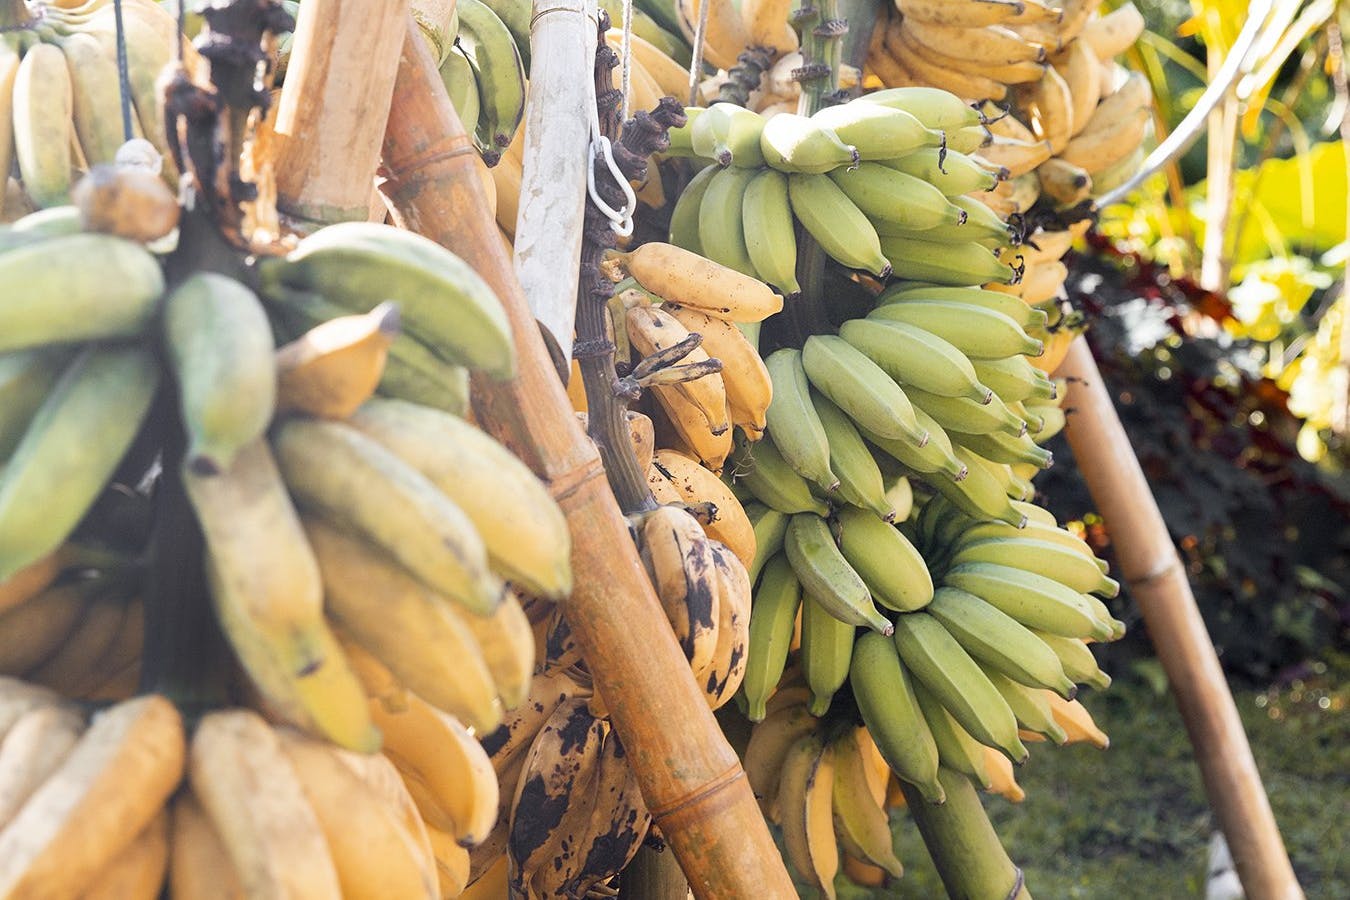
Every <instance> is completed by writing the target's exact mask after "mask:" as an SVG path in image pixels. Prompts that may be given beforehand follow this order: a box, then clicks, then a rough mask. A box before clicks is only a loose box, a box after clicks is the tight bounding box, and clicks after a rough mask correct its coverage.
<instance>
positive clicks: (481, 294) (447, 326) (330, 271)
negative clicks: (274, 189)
mask: <svg viewBox="0 0 1350 900" xmlns="http://www.w3.org/2000/svg"><path fill="white" fill-rule="evenodd" d="M258 274H259V278H260V282H261V284H262V289H263V290H262V292H263V294H264V296H268V297H272V296H273V295H274V294H277V293H278V291H277V290H276V289H277V287H278V286H285V287H289V288H298V289H301V290H309V291H315V292H317V293H319V294H322V295H323V296H324V297H325V298H327V299H328V300H330V301H332V302H333V303H336V304H338V305H339V306H342V307H343V308H345V309H346V310H347V311H349V312H366V311H367V310H368V309H370V308H371V307H372V306H374V305H375V304H376V303H378V302H379V301H381V300H386V299H390V300H396V301H398V304H399V309H400V312H401V313H402V321H403V327H404V330H405V331H407V332H408V333H409V334H411V335H413V336H414V337H416V338H417V339H418V340H420V341H422V342H423V343H424V344H426V345H427V346H429V347H430V348H431V349H432V350H433V351H435V352H436V353H437V354H438V355H439V356H441V357H442V358H444V359H447V360H448V361H450V362H456V363H462V364H463V365H466V366H468V367H470V368H474V369H481V370H483V371H485V372H487V373H488V374H489V375H491V376H492V377H494V378H509V377H511V376H512V375H514V374H515V369H516V357H515V347H514V346H513V345H512V343H511V326H510V323H509V322H507V319H506V313H505V311H504V310H503V309H502V305H501V302H500V301H499V300H498V299H497V295H496V294H495V293H493V291H492V288H490V287H489V286H488V284H487V282H485V281H483V279H482V278H481V277H480V276H479V275H478V273H477V272H475V271H474V270H473V269H472V268H471V267H470V266H469V265H468V264H467V263H465V262H464V261H463V260H461V259H460V258H459V257H458V256H456V255H455V254H453V253H451V252H450V251H449V250H446V249H445V248H444V247H442V246H440V245H439V244H437V243H436V242H435V241H432V240H431V239H429V238H425V237H422V236H421V235H418V234H414V233H412V232H410V231H404V230H403V229H400V228H393V227H390V226H387V225H377V224H373V223H369V222H343V223H340V224H337V225H330V226H328V227H327V228H323V229H321V230H319V231H316V232H314V234H312V235H310V236H309V237H307V238H305V239H304V240H302V241H301V242H300V244H299V246H298V247H296V248H295V250H293V251H292V252H291V253H289V254H288V255H287V256H285V257H280V258H271V259H265V260H263V261H262V262H261V263H260V264H259V273H258Z"/></svg>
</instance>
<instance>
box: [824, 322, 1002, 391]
mask: <svg viewBox="0 0 1350 900" xmlns="http://www.w3.org/2000/svg"><path fill="white" fill-rule="evenodd" d="M839 336H840V337H842V338H843V339H844V340H846V341H848V342H849V343H850V344H851V345H853V346H854V347H856V348H857V349H858V350H860V351H861V352H862V353H863V354H864V355H865V356H867V358H868V359H870V360H872V361H873V362H874V363H876V364H877V365H878V366H880V367H881V369H882V370H883V371H884V372H885V373H886V374H887V375H890V376H891V377H892V378H893V379H895V381H896V382H897V383H899V384H900V385H901V386H902V387H903V386H905V385H912V386H913V387H917V388H919V389H921V390H925V391H928V392H929V393H933V394H937V395H939V396H944V397H964V398H966V399H968V400H970V401H972V402H974V403H981V404H982V403H986V402H988V401H989V400H990V399H991V397H990V393H991V392H990V389H989V388H988V387H986V386H985V385H984V384H982V383H981V382H980V380H979V377H978V376H977V375H976V372H975V369H974V367H973V366H972V365H971V360H970V359H969V358H968V357H967V356H966V355H965V354H964V353H962V352H961V351H960V350H958V349H957V348H956V347H954V346H953V345H952V344H951V343H950V342H948V341H946V340H944V339H943V338H941V337H938V336H937V335H935V334H933V333H932V332H931V331H928V330H927V329H924V328H919V327H917V326H914V325H909V324H908V323H905V322H900V321H897V320H894V319H887V318H884V317H877V318H875V319H853V320H850V321H848V322H845V323H844V324H843V325H842V326H841V327H840V328H839Z"/></svg>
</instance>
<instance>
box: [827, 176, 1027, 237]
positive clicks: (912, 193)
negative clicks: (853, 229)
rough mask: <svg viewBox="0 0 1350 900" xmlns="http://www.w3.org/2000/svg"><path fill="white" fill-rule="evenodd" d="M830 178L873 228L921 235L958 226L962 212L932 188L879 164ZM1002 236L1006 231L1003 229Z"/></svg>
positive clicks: (925, 183) (962, 217)
mask: <svg viewBox="0 0 1350 900" xmlns="http://www.w3.org/2000/svg"><path fill="white" fill-rule="evenodd" d="M830 178H831V179H832V180H833V181H834V183H835V184H837V185H839V187H840V189H841V190H843V192H844V194H845V195H846V196H847V197H848V198H849V199H850V200H852V201H853V203H854V205H856V206H857V207H858V209H860V210H862V211H863V212H864V213H865V214H866V215H867V216H868V218H869V219H871V221H872V222H873V223H874V224H875V225H876V227H877V229H878V233H880V230H881V228H882V226H883V224H884V225H885V226H887V227H894V228H904V229H911V230H913V231H919V232H922V231H924V230H926V229H930V228H936V227H939V226H943V225H948V226H958V225H960V224H961V223H962V222H964V221H965V218H966V215H965V213H964V211H963V210H962V209H961V208H960V207H958V206H957V205H956V204H954V203H952V202H951V201H950V200H948V199H947V197H946V196H944V195H943V193H942V191H940V190H938V189H937V188H936V187H934V186H933V185H931V184H929V183H928V182H926V181H924V180H923V179H922V178H918V177H916V176H914V175H909V174H906V173H905V172H903V171H899V170H898V169H896V168H894V167H892V166H889V165H884V164H882V163H875V162H864V163H859V164H858V166H857V168H854V169H835V170H834V171H833V172H831V173H830ZM1005 233H1006V229H1005Z"/></svg>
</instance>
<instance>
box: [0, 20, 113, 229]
mask: <svg viewBox="0 0 1350 900" xmlns="http://www.w3.org/2000/svg"><path fill="white" fill-rule="evenodd" d="M13 104H14V126H15V127H14V151H15V153H14V155H15V157H16V158H17V161H18V164H19V178H20V180H21V181H22V182H23V186H24V190H25V191H26V192H27V194H28V196H29V198H30V199H31V200H32V201H33V203H34V204H35V205H36V206H37V207H38V208H39V209H46V208H47V207H50V206H59V205H60V204H63V203H66V202H67V198H68V197H69V195H70V183H71V179H70V173H71V169H72V167H73V165H74V162H73V160H72V159H71V145H72V141H73V139H74V126H73V125H72V124H71V115H72V114H73V113H74V97H73V93H72V90H71V85H70V70H69V69H68V68H67V67H66V58H65V55H64V54H63V53H62V52H61V48H59V47H57V46H56V45H54V44H34V45H33V46H32V47H30V48H29V49H28V52H27V53H25V54H24V55H23V59H22V60H20V62H19V68H18V71H17V73H16V75H15V77H14V101H13ZM107 114H108V111H107V110H104V115H107Z"/></svg>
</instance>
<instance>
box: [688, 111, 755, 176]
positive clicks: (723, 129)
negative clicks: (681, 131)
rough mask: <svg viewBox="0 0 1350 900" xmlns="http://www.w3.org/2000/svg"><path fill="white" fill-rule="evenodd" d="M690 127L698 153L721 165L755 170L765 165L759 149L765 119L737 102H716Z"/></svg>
mask: <svg viewBox="0 0 1350 900" xmlns="http://www.w3.org/2000/svg"><path fill="white" fill-rule="evenodd" d="M688 128H689V129H690V133H689V139H690V143H691V145H692V146H693V148H694V152H695V153H697V154H698V155H700V156H705V157H707V158H708V159H712V160H715V161H716V162H717V164H718V165H720V166H724V167H725V166H739V167H741V168H747V169H754V168H758V167H760V166H762V165H764V153H763V151H761V150H760V148H759V134H760V132H761V131H763V130H764V119H763V117H762V116H760V114H759V113H757V112H752V111H751V110H748V109H745V108H744V107H741V106H737V105H736V104H734V103H714V104H712V105H711V106H709V107H708V108H707V109H705V110H704V111H703V113H702V114H700V115H699V117H698V118H697V119H696V120H695V121H694V122H693V123H691V124H690V125H689V126H688Z"/></svg>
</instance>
